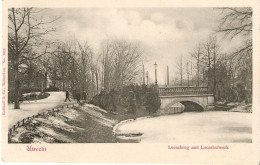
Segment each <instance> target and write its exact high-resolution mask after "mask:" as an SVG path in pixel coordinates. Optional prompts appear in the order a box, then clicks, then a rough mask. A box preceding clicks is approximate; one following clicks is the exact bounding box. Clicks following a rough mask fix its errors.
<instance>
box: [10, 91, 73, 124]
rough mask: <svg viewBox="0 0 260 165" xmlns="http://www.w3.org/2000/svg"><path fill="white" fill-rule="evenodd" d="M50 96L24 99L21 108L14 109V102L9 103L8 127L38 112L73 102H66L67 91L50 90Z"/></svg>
mask: <svg viewBox="0 0 260 165" xmlns="http://www.w3.org/2000/svg"><path fill="white" fill-rule="evenodd" d="M48 93H49V94H50V96H49V97H47V98H45V99H41V100H37V101H24V102H23V103H21V104H20V108H21V109H14V104H8V128H10V127H12V126H13V125H14V124H16V123H17V122H18V121H20V120H22V119H24V118H26V117H29V116H33V115H36V114H38V113H39V112H43V111H46V110H50V109H52V108H55V107H56V106H58V105H66V104H70V103H76V102H75V101H73V100H71V101H72V102H64V99H65V92H48Z"/></svg>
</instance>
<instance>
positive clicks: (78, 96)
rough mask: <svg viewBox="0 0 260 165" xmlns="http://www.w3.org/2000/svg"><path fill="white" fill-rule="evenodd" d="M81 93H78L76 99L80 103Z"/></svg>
mask: <svg viewBox="0 0 260 165" xmlns="http://www.w3.org/2000/svg"><path fill="white" fill-rule="evenodd" d="M80 99H81V95H80V93H79V92H77V93H76V100H77V102H78V103H79V104H80Z"/></svg>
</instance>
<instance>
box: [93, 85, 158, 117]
mask: <svg viewBox="0 0 260 165" xmlns="http://www.w3.org/2000/svg"><path fill="white" fill-rule="evenodd" d="M89 103H90V104H94V105H96V106H99V107H101V108H103V109H105V110H108V111H116V109H117V106H120V107H123V108H126V109H128V111H129V112H132V113H134V112H135V110H136V109H138V107H140V106H143V105H144V106H145V107H146V109H147V110H148V111H149V113H155V112H156V111H157V110H158V109H159V108H160V105H161V101H160V98H159V93H158V91H157V89H156V87H155V86H151V87H147V86H145V85H142V86H138V85H129V86H125V87H123V88H122V89H120V90H113V89H112V90H111V91H110V92H109V93H106V92H104V91H102V92H100V94H98V95H96V96H94V97H93V99H92V100H91V101H90V102H89Z"/></svg>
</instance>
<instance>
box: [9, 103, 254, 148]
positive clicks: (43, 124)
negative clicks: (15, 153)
mask: <svg viewBox="0 0 260 165" xmlns="http://www.w3.org/2000/svg"><path fill="white" fill-rule="evenodd" d="M226 107H227V108H229V109H220V107H217V108H219V109H214V110H211V111H227V112H226V113H228V112H247V111H248V109H249V108H250V105H243V104H229V105H228V106H226ZM241 107H242V108H244V109H245V110H246V111H245V110H244V109H242V110H239V108H241ZM178 114H179V115H181V113H178ZM178 114H176V115H173V113H169V114H163V113H161V112H160V111H159V112H158V113H155V114H149V113H148V112H147V111H146V110H145V108H144V107H140V108H139V109H138V111H137V113H136V114H131V113H128V112H127V110H126V109H123V108H121V109H118V111H117V112H116V113H113V114H112V113H108V112H107V111H105V110H104V109H101V108H99V107H97V106H94V105H91V104H85V105H83V106H78V107H74V108H65V109H63V110H61V111H60V112H58V113H54V114H52V115H49V114H48V115H41V116H37V117H36V118H34V119H33V120H32V121H31V122H30V123H28V124H26V125H24V126H21V127H19V128H18V129H17V130H16V131H15V132H14V133H13V134H12V135H11V136H10V139H9V142H10V143H116V142H128V143H129V142H131V143H132V142H135V143H136V142H140V137H141V136H142V135H143V133H142V132H130V133H123V132H118V131H117V128H118V127H119V126H120V125H123V124H125V123H128V122H132V121H140V120H143V119H144V120H146V118H156V117H163V116H178ZM151 127H153V126H151ZM115 134H116V136H115Z"/></svg>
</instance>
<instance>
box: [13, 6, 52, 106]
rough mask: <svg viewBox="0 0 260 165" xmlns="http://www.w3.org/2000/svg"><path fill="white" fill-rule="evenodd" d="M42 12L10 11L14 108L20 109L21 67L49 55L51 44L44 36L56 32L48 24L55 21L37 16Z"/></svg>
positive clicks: (15, 9)
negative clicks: (26, 62)
mask: <svg viewBox="0 0 260 165" xmlns="http://www.w3.org/2000/svg"><path fill="white" fill-rule="evenodd" d="M40 12H41V10H37V9H34V8H11V9H9V10H8V21H9V22H8V52H9V59H10V61H11V66H10V69H12V70H13V72H14V78H13V79H14V97H15V98H14V100H15V101H14V102H15V104H14V108H15V109H19V108H20V104H19V97H20V88H21V81H20V79H19V67H21V65H22V64H23V63H25V61H30V60H35V59H37V58H39V57H41V56H43V55H46V54H49V53H51V52H50V44H49V43H48V42H46V40H45V39H44V36H46V35H47V34H49V33H50V32H52V31H54V30H55V28H53V27H48V28H47V25H48V24H51V23H53V22H54V21H55V20H51V21H45V20H44V19H43V18H42V17H38V16H37V14H38V13H40Z"/></svg>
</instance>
